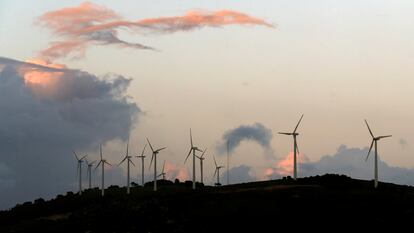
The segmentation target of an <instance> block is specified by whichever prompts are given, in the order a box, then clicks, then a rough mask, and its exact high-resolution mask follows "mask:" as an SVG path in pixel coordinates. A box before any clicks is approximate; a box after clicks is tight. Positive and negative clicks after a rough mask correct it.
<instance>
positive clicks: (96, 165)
mask: <svg viewBox="0 0 414 233" xmlns="http://www.w3.org/2000/svg"><path fill="white" fill-rule="evenodd" d="M101 163H102V160H101V161H99V163H98V164H97V165H96V167H95V170H96V169H97V168H98V167H99V165H100V164H101Z"/></svg>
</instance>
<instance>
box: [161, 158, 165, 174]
mask: <svg viewBox="0 0 414 233" xmlns="http://www.w3.org/2000/svg"><path fill="white" fill-rule="evenodd" d="M164 168H165V160H164V164H163V165H162V172H161V174H162V173H164Z"/></svg>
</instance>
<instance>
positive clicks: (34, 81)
mask: <svg viewBox="0 0 414 233" xmlns="http://www.w3.org/2000/svg"><path fill="white" fill-rule="evenodd" d="M26 62H27V63H32V64H36V65H41V66H45V67H50V68H58V69H62V68H66V66H65V65H63V64H53V63H51V62H50V61H48V60H44V59H41V58H35V59H29V60H26ZM21 72H22V73H24V75H23V76H24V83H25V84H26V85H41V86H43V87H47V86H50V85H52V84H53V83H54V82H55V80H56V78H58V77H60V76H62V75H63V73H62V72H45V71H40V70H25V71H21Z"/></svg>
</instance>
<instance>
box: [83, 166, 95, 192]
mask: <svg viewBox="0 0 414 233" xmlns="http://www.w3.org/2000/svg"><path fill="white" fill-rule="evenodd" d="M85 161H86V164H87V165H88V170H87V172H88V174H87V175H88V179H89V189H91V188H92V166H93V164H94V163H95V161H92V162H90V163H89V162H88V160H87V159H85Z"/></svg>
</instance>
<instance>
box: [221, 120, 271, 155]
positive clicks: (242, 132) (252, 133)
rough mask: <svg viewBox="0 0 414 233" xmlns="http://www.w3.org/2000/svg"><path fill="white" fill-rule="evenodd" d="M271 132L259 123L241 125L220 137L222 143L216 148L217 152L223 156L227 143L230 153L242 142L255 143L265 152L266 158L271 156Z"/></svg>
mask: <svg viewBox="0 0 414 233" xmlns="http://www.w3.org/2000/svg"><path fill="white" fill-rule="evenodd" d="M272 137H273V135H272V131H271V130H270V129H268V128H266V127H265V126H264V125H262V124H260V123H254V124H253V125H241V126H239V127H237V128H234V129H231V130H228V131H226V132H225V133H224V134H223V136H222V142H221V144H220V145H218V146H217V151H218V152H219V153H220V154H224V153H226V151H227V141H228V142H229V152H230V153H231V152H232V151H233V150H234V149H235V148H236V147H238V146H239V145H240V143H241V142H242V141H255V142H257V143H258V144H259V145H260V146H261V147H262V148H263V149H265V151H266V155H267V156H268V157H272V156H273V150H272V148H271V145H270V142H271V140H272Z"/></svg>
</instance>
